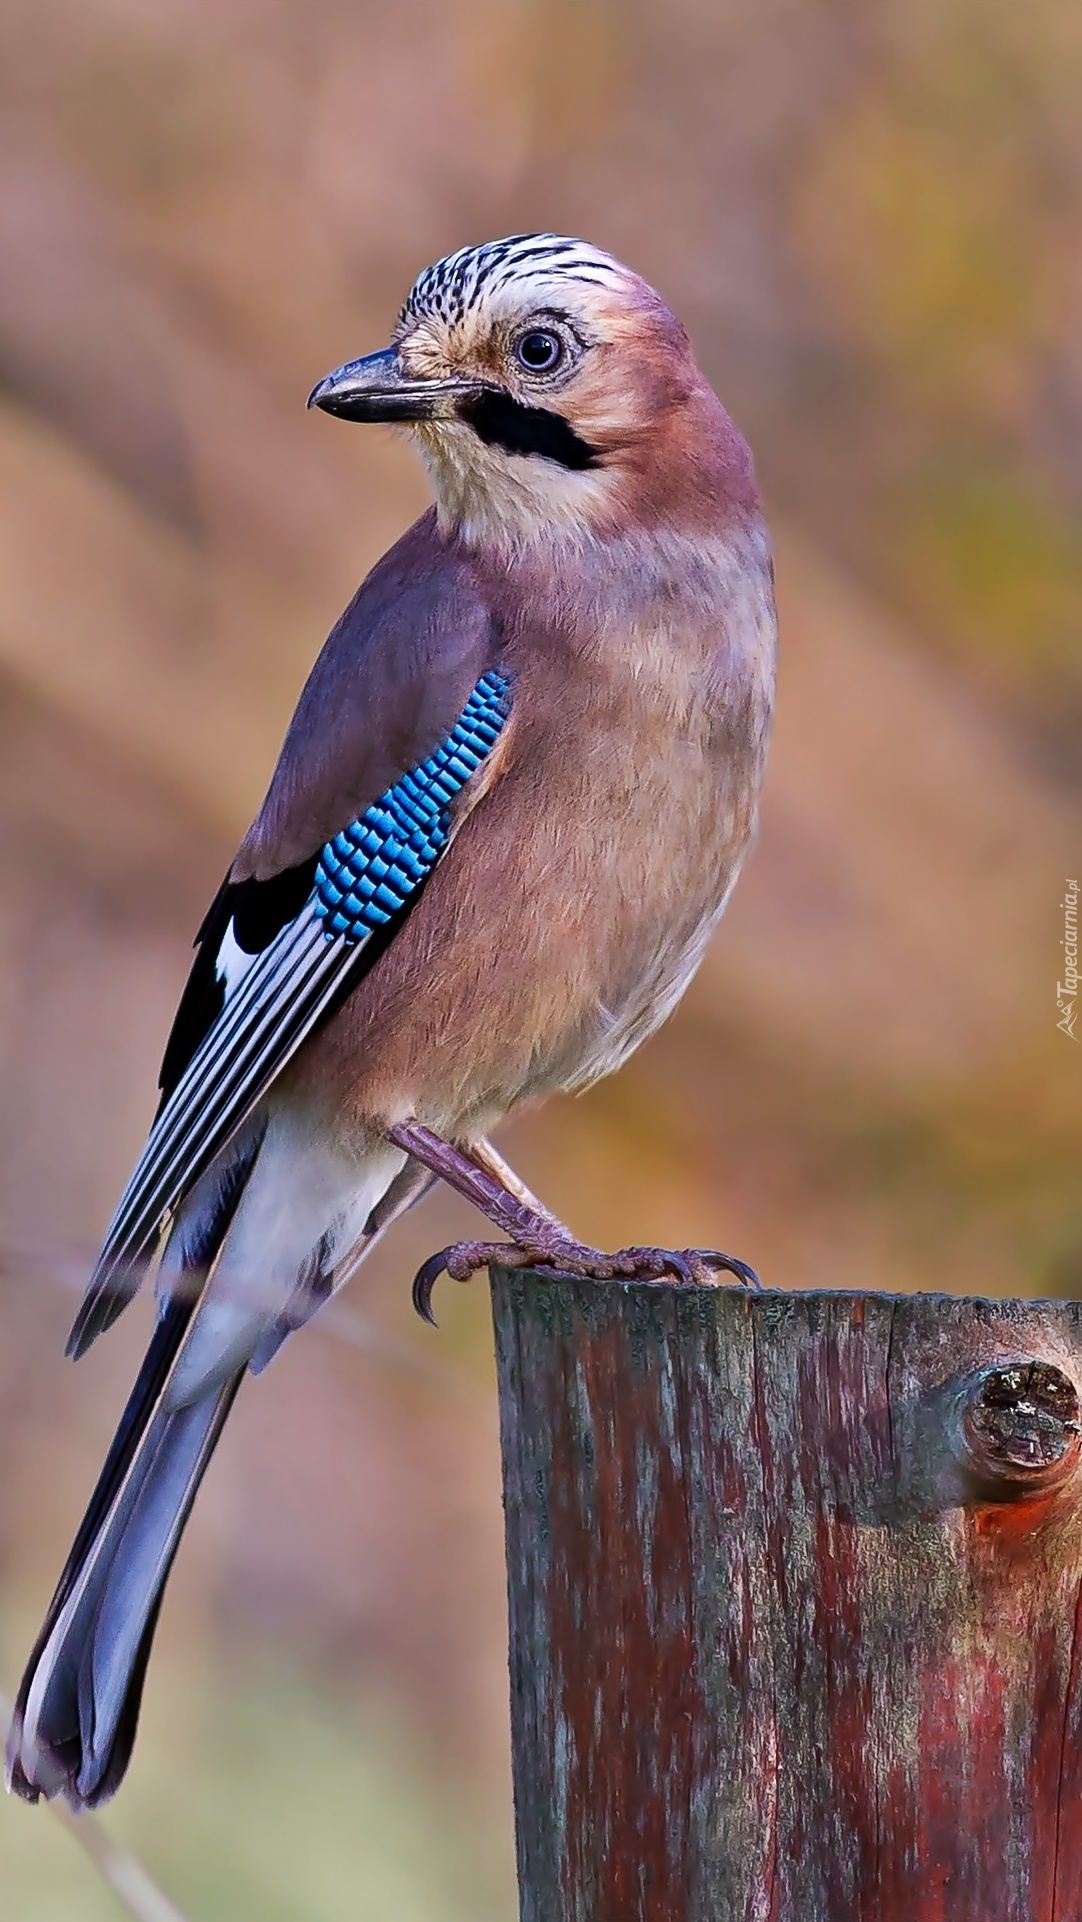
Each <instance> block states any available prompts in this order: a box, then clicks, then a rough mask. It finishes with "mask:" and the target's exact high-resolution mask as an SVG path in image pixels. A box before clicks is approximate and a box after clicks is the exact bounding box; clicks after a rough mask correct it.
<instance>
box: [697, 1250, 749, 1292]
mask: <svg viewBox="0 0 1082 1922" xmlns="http://www.w3.org/2000/svg"><path fill="white" fill-rule="evenodd" d="M684 1252H685V1254H686V1255H687V1256H688V1258H689V1261H690V1262H691V1263H692V1264H693V1265H694V1264H698V1266H699V1267H700V1268H708V1269H710V1270H711V1271H712V1272H713V1273H715V1274H728V1275H735V1277H736V1279H737V1281H739V1282H740V1283H741V1284H742V1285H743V1287H745V1288H754V1289H757V1290H758V1291H759V1292H760V1293H761V1291H762V1286H763V1284H762V1282H761V1281H760V1279H759V1277H758V1275H757V1274H756V1272H755V1269H754V1268H752V1267H749V1265H748V1263H747V1262H746V1261H738V1260H737V1258H736V1256H735V1255H723V1254H722V1253H721V1251H720V1249H718V1248H687V1249H685V1251H684Z"/></svg>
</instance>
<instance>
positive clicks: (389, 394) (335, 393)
mask: <svg viewBox="0 0 1082 1922" xmlns="http://www.w3.org/2000/svg"><path fill="white" fill-rule="evenodd" d="M483 392H484V382H483V381H479V380H416V379H414V378H412V377H411V376H410V375H409V374H407V373H406V371H405V369H404V367H403V366H402V364H401V362H400V360H399V358H398V355H397V354H396V353H395V350H394V348H393V347H385V348H384V349H383V350H382V352H381V353H378V354H366V355H365V357H364V359H363V360H347V362H346V364H345V366H344V367H336V368H335V370H334V372H333V374H327V375H326V377H325V378H324V379H323V380H321V381H320V382H319V383H318V385H317V386H315V387H313V389H312V391H311V393H310V394H309V396H308V405H309V407H322V409H323V411H324V413H326V414H338V415H339V416H340V417H341V419H342V420H399V421H402V420H453V419H454V417H455V415H456V413H457V411H458V404H459V402H460V401H463V400H470V399H475V398H476V397H477V396H478V395H479V394H482V393H483Z"/></svg>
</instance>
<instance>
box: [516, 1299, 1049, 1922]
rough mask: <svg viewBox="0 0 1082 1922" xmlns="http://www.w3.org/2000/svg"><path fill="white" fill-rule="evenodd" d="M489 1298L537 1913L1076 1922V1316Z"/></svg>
mask: <svg viewBox="0 0 1082 1922" xmlns="http://www.w3.org/2000/svg"><path fill="white" fill-rule="evenodd" d="M493 1305H494V1314H495V1324H496V1345H497V1365H498V1370H499V1383H500V1413H501V1431H502V1444H503V1464H504V1486H505V1500H506V1511H507V1553H508V1586H509V1601H510V1631H511V1696H512V1701H511V1706H512V1738H513V1749H514V1766H515V1801H516V1821H517V1832H518V1853H519V1876H520V1888H521V1903H522V1916H523V1919H524V1922H1082V1646H1080V1640H1082V1638H1080V1636H1079V1628H1080V1627H1082V1608H1080V1586H1082V1470H1080V1434H1079V1387H1080V1384H1082V1306H1078V1305H1076V1304H1073V1303H1062V1302H1059V1303H1050V1302H990V1301H966V1300H959V1299H956V1298H952V1297H946V1296H941V1295H915V1296H909V1297H904V1298H888V1297H885V1296H878V1295H852V1294H812V1295H794V1294H769V1293H768V1294H762V1295H751V1294H747V1293H744V1292H742V1291H740V1290H736V1289H728V1288H724V1289H723V1288H688V1287H684V1286H680V1285H676V1284H673V1285H669V1284H666V1283H628V1284H625V1283H619V1282H606V1283H593V1282H584V1281H570V1280H565V1279H562V1278H553V1277H550V1276H543V1275H533V1274H522V1273H511V1272H508V1271H503V1270H499V1271H496V1272H495V1273H494V1275H493Z"/></svg>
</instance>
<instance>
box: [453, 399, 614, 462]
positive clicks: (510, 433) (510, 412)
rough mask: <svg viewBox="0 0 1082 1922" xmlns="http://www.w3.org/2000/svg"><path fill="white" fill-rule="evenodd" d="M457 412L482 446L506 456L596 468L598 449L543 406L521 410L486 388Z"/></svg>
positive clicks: (521, 408)
mask: <svg viewBox="0 0 1082 1922" xmlns="http://www.w3.org/2000/svg"><path fill="white" fill-rule="evenodd" d="M459 413H460V415H461V418H462V419H463V420H465V421H468V422H469V424H470V426H471V427H472V428H473V430H474V433H475V434H478V435H479V436H480V438H481V439H482V440H483V441H484V442H485V444H486V446H488V447H502V448H504V449H505V450H506V452H507V453H509V454H540V455H541V456H542V457H543V458H544V459H545V460H554V461H558V462H559V465H560V466H561V467H571V468H575V469H578V470H581V469H582V468H584V467H596V466H597V464H598V462H599V461H600V459H601V455H600V453H599V451H598V449H597V448H596V447H591V446H590V443H589V441H586V440H581V439H580V438H579V436H578V434H576V432H575V430H574V428H573V427H571V426H570V425H569V424H568V422H567V421H566V420H565V419H564V417H563V415H562V414H555V413H552V412H551V411H550V409H549V408H547V407H524V406H523V404H522V402H521V401H518V400H512V398H511V395H510V394H506V393H502V392H500V391H499V390H497V389H496V388H486V390H485V392H484V393H483V394H479V395H478V396H477V397H476V398H471V399H470V400H467V401H464V402H463V403H462V406H461V408H460V409H459Z"/></svg>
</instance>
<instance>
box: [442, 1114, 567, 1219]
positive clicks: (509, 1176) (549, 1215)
mask: <svg viewBox="0 0 1082 1922" xmlns="http://www.w3.org/2000/svg"><path fill="white" fill-rule="evenodd" d="M463 1152H464V1153H465V1155H466V1156H467V1158H468V1159H469V1160H470V1161H473V1162H476V1164H477V1166H478V1167H479V1168H483V1169H484V1170H485V1172H486V1173H487V1174H490V1175H492V1177H493V1179H494V1180H496V1181H499V1182H500V1183H502V1185H503V1187H505V1188H506V1189H507V1192H508V1194H509V1195H514V1197H515V1200H516V1201H521V1203H522V1205H523V1207H524V1208H529V1209H530V1210H531V1212H532V1213H533V1214H535V1215H540V1216H541V1217H542V1219H543V1220H545V1221H553V1222H555V1221H556V1216H555V1215H554V1214H553V1212H552V1209H551V1208H546V1206H545V1204H544V1202H543V1201H538V1199H537V1196H536V1195H535V1194H534V1192H533V1190H532V1188H527V1186H526V1183H525V1182H524V1181H523V1179H522V1176H521V1175H517V1174H516V1173H515V1171H514V1169H513V1168H511V1167H509V1166H508V1164H507V1162H506V1161H505V1160H504V1158H503V1156H502V1155H501V1154H500V1153H499V1151H498V1149H496V1148H494V1147H493V1145H492V1143H491V1141H489V1139H488V1137H487V1135H482V1137H481V1139H480V1141H471V1143H470V1145H469V1147H468V1148H466V1149H464V1150H463ZM559 1225H560V1224H559V1223H557V1226H559ZM564 1232H565V1234H568V1233H569V1232H570V1231H569V1230H567V1229H565V1230H564Z"/></svg>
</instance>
